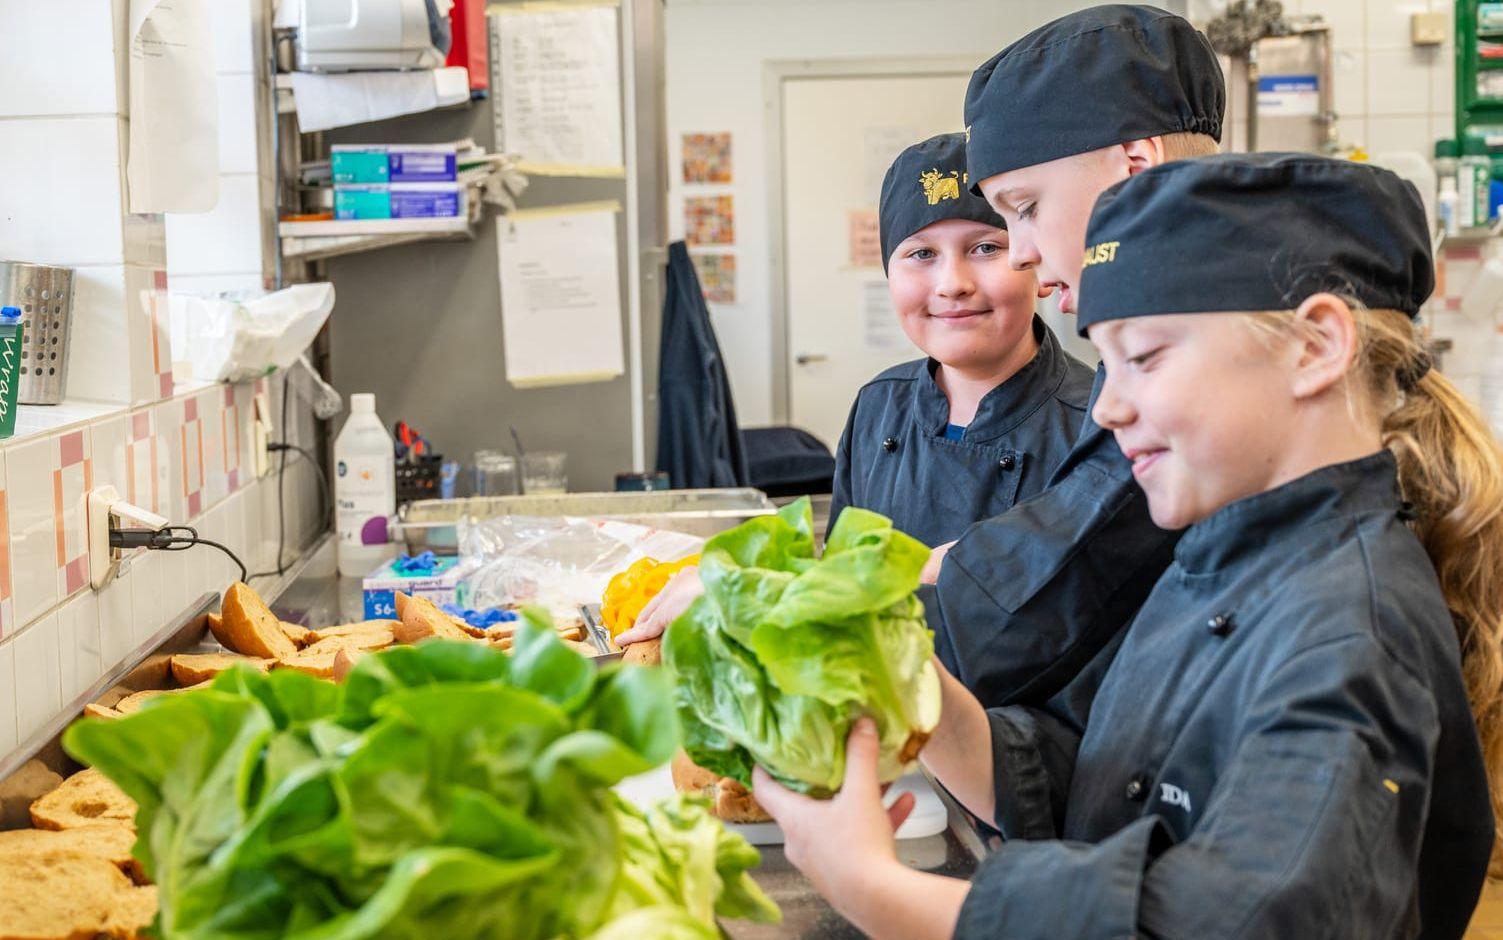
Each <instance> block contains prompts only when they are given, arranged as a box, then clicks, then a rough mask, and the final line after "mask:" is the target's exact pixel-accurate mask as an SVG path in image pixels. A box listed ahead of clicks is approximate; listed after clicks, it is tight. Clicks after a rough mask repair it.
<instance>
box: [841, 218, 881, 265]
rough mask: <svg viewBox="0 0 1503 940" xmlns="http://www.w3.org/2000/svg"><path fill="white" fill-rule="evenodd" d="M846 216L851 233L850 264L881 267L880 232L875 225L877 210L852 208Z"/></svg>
mask: <svg viewBox="0 0 1503 940" xmlns="http://www.w3.org/2000/svg"><path fill="white" fill-rule="evenodd" d="M846 217H847V219H848V220H849V228H850V233H851V266H852V267H857V268H880V267H882V233H881V231H880V230H879V229H878V227H877V210H875V209H852V210H851V211H850V212H848V213H847V214H846Z"/></svg>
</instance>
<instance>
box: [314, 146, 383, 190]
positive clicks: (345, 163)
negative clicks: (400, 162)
mask: <svg viewBox="0 0 1503 940" xmlns="http://www.w3.org/2000/svg"><path fill="white" fill-rule="evenodd" d="M329 169H330V170H331V171H332V172H333V174H334V182H336V183H386V182H390V181H391V158H390V157H389V156H388V155H387V153H386V150H385V149H384V148H383V149H380V150H338V149H336V150H334V151H333V152H332V153H330V154H329Z"/></svg>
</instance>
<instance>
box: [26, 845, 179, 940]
mask: <svg viewBox="0 0 1503 940" xmlns="http://www.w3.org/2000/svg"><path fill="white" fill-rule="evenodd" d="M156 911H157V889H156V888H154V887H149V886H148V887H137V886H135V885H133V884H132V883H131V880H130V879H129V878H127V877H126V876H125V874H124V873H123V872H121V870H120V869H119V868H117V867H116V866H115V865H112V864H111V863H110V862H109V861H107V860H105V859H103V858H100V857H98V856H97V855H91V854H88V853H83V852H71V851H64V850H56V851H46V852H31V853H16V854H11V855H0V940H77V938H92V937H110V938H116V940H132V938H135V937H138V936H140V935H141V932H142V931H143V930H145V929H146V928H147V927H149V926H150V925H151V922H152V919H153V918H154V917H155V916H156Z"/></svg>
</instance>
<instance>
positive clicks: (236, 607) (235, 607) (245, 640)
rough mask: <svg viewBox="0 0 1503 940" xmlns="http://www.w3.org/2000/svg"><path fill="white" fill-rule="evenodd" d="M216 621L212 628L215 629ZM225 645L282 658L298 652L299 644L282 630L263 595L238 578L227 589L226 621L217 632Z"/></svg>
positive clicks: (263, 656)
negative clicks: (262, 597) (262, 598)
mask: <svg viewBox="0 0 1503 940" xmlns="http://www.w3.org/2000/svg"><path fill="white" fill-rule="evenodd" d="M213 626H214V624H213V621H210V622H209V628H210V629H213ZM214 636H215V637H217V638H218V639H219V642H221V643H223V644H224V645H225V646H226V647H228V648H229V649H231V650H234V651H235V652H237V653H244V654H245V655H246V656H257V657H260V658H262V659H283V658H285V657H288V656H291V655H293V654H294V653H296V652H297V645H296V644H294V643H293V642H292V641H291V640H289V639H288V638H287V634H286V633H284V632H283V631H282V622H281V621H280V620H278V619H277V616H276V614H273V613H272V612H271V609H270V608H268V607H267V606H266V602H265V601H263V600H261V595H259V594H257V593H256V592H255V591H253V590H251V589H250V587H248V586H247V585H246V584H244V583H243V582H240V581H236V582H235V583H234V584H232V585H230V588H229V590H227V591H225V592H224V610H223V622H222V625H221V628H220V630H219V631H216V632H215V634H214Z"/></svg>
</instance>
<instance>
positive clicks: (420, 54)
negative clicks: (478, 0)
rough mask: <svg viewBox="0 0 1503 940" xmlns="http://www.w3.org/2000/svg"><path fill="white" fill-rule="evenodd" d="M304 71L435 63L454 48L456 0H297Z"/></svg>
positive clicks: (299, 63)
mask: <svg viewBox="0 0 1503 940" xmlns="http://www.w3.org/2000/svg"><path fill="white" fill-rule="evenodd" d="M296 2H297V3H298V10H299V16H298V21H297V22H298V26H297V68H298V71H301V72H354V71H371V70H377V69H434V68H439V67H440V66H442V65H443V64H444V59H445V58H446V57H447V56H448V54H449V45H450V42H451V39H452V37H451V34H450V29H449V10H450V9H451V8H452V7H453V5H454V3H453V0H296Z"/></svg>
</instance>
